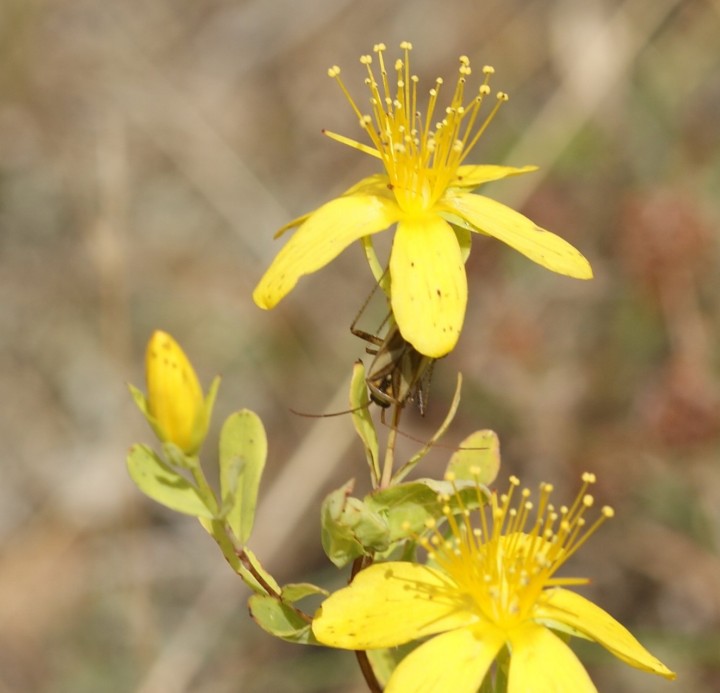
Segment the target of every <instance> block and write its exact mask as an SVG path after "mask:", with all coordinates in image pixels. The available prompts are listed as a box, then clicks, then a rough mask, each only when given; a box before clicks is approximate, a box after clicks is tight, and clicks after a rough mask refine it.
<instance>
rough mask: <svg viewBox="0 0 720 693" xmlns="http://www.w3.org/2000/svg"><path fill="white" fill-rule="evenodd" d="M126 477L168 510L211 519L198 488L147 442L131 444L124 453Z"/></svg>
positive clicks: (211, 516) (210, 511) (211, 513)
mask: <svg viewBox="0 0 720 693" xmlns="http://www.w3.org/2000/svg"><path fill="white" fill-rule="evenodd" d="M127 466H128V471H129V472H130V477H131V478H132V480H133V481H134V482H135V484H136V485H137V487H138V488H139V489H140V490H141V491H142V492H143V493H144V494H145V495H147V496H149V497H150V498H152V499H153V500H154V501H157V502H158V503H160V504H161V505H164V506H166V507H168V508H170V509H171V510H176V511H177V512H180V513H185V514H186V515H193V516H194V517H202V518H207V519H212V518H213V517H214V515H213V512H212V510H211V509H210V508H208V507H207V505H205V503H204V502H203V500H202V497H201V495H200V492H199V491H198V489H197V488H196V487H195V486H193V484H191V483H190V482H189V481H188V480H187V479H186V478H185V477H184V476H182V475H181V474H180V473H179V472H177V471H175V470H174V469H173V468H172V467H170V466H169V465H167V464H165V463H164V462H163V461H162V460H161V459H160V458H159V457H158V456H157V455H156V454H155V452H154V451H153V450H151V449H150V448H149V447H148V446H147V445H133V447H132V448H130V453H129V454H128V457H127Z"/></svg>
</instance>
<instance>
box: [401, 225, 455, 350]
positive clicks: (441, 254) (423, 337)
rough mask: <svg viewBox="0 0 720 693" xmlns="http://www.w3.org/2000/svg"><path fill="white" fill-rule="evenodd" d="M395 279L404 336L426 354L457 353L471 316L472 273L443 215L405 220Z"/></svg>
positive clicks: (402, 227) (402, 226)
mask: <svg viewBox="0 0 720 693" xmlns="http://www.w3.org/2000/svg"><path fill="white" fill-rule="evenodd" d="M390 281H391V296H392V309H393V313H394V314H395V320H396V322H397V324H398V327H399V328H400V332H401V333H402V336H403V337H404V338H405V339H406V340H407V341H408V342H410V344H412V345H413V346H414V347H415V348H416V349H417V350H418V351H419V352H420V353H421V354H424V355H425V356H430V357H432V358H440V357H441V356H445V354H447V353H448V352H450V351H452V349H453V348H454V346H455V344H456V343H457V340H458V337H459V336H460V330H461V329H462V325H463V320H464V319H465V306H466V304H467V277H466V276H465V265H464V264H463V259H462V253H461V251H460V245H459V244H458V239H457V237H456V236H455V233H454V232H453V230H452V227H451V226H450V224H448V223H447V222H446V221H445V220H444V219H442V218H441V217H439V216H438V215H437V214H427V215H424V216H417V217H412V218H410V219H406V220H403V221H400V223H399V224H398V228H397V232H396V233H395V239H394V241H393V247H392V252H391V254H390Z"/></svg>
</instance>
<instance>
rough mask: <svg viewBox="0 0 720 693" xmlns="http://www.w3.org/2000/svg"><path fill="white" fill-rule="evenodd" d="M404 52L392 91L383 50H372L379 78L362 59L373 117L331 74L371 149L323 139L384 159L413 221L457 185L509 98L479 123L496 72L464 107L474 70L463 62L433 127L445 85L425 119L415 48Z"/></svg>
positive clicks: (487, 72)
mask: <svg viewBox="0 0 720 693" xmlns="http://www.w3.org/2000/svg"><path fill="white" fill-rule="evenodd" d="M400 48H401V49H402V51H403V54H404V58H402V59H398V60H396V61H395V65H394V71H395V86H394V88H393V87H391V80H390V77H389V73H388V70H387V68H386V65H385V58H384V51H385V50H386V48H385V45H384V44H378V45H376V46H374V48H373V50H374V52H375V54H376V55H377V62H378V65H379V67H378V74H377V75H376V72H375V70H374V69H373V58H372V56H371V55H364V56H362V57H361V58H360V62H361V63H362V64H363V65H365V66H366V67H367V72H368V76H367V78H366V79H365V85H366V86H367V87H368V89H369V90H370V108H371V112H370V114H366V113H363V112H362V111H361V109H360V108H359V107H358V106H357V105H356V103H355V101H354V100H353V98H352V96H350V93H349V92H348V90H347V88H346V87H345V84H344V83H343V81H342V80H341V78H340V68H339V67H337V66H334V67H332V68H330V70H328V74H329V75H330V76H331V77H333V78H334V79H336V80H337V82H338V84H339V85H340V88H341V89H342V91H343V93H344V94H345V97H346V98H347V100H348V101H349V103H350V105H351V106H352V108H353V110H354V111H355V114H356V115H357V117H358V120H359V122H360V127H361V128H362V129H363V130H365V132H366V133H367V134H368V136H369V138H370V141H371V142H372V147H370V146H368V145H364V144H361V143H359V142H356V141H355V140H351V139H349V138H347V137H343V136H342V135H337V134H335V133H331V132H326V133H325V134H327V135H328V136H329V137H332V138H333V139H335V140H338V141H340V142H343V143H344V144H348V145H350V146H352V147H355V148H356V149H360V150H361V151H364V152H365V153H367V154H371V155H372V156H375V157H378V158H380V159H381V160H382V162H383V165H384V167H385V170H386V172H387V175H388V178H389V179H390V187H391V189H392V191H393V193H394V195H395V198H396V200H397V203H398V205H399V206H400V208H401V209H402V210H403V211H404V212H406V213H408V214H410V215H412V214H417V213H419V212H424V211H427V210H429V209H431V208H432V207H433V205H434V204H435V203H436V202H437V201H438V200H439V199H440V198H441V197H442V196H443V194H444V193H445V191H446V190H447V188H448V187H449V186H450V184H451V183H452V182H453V181H454V180H455V177H456V172H457V169H458V167H459V166H460V165H461V164H462V163H463V161H464V160H465V157H466V156H467V155H468V153H469V152H470V150H471V149H472V148H473V147H474V146H475V144H476V143H477V141H478V139H479V138H480V136H481V135H482V133H483V132H484V131H485V129H486V128H487V126H488V125H489V124H490V121H491V120H492V119H493V117H494V116H495V114H496V113H497V111H498V109H499V107H500V104H501V103H502V102H503V101H507V99H508V96H507V94H505V93H503V92H499V93H498V94H497V102H496V103H495V105H494V107H493V108H492V110H491V112H490V113H489V115H488V116H487V117H486V118H485V119H484V120H482V119H480V118H479V117H478V116H479V113H480V108H481V106H482V102H483V99H484V98H485V97H486V96H487V95H488V94H489V93H490V87H489V84H488V83H489V81H490V76H491V75H492V74H493V72H494V69H493V68H492V67H489V66H485V67H484V68H483V74H484V76H485V77H484V81H483V83H482V84H481V85H480V88H479V89H478V93H477V94H476V95H475V96H474V97H472V98H471V99H470V101H469V102H468V103H467V104H464V103H463V102H464V100H465V83H466V80H467V77H468V76H469V75H470V74H471V73H472V70H471V68H470V60H469V59H468V58H467V57H466V56H461V57H460V67H459V70H458V78H457V82H456V84H455V90H454V91H453V94H452V97H451V99H450V104H449V105H448V106H447V107H446V108H445V110H444V114H443V115H442V116H441V118H440V120H436V121H435V122H433V121H434V119H435V118H436V117H437V114H436V111H438V110H440V109H439V107H438V97H439V94H440V89H441V86H442V84H443V80H442V79H441V78H438V79H436V80H435V86H434V87H433V88H432V89H430V92H429V101H428V106H427V112H426V115H425V117H423V116H422V114H421V112H420V111H419V110H418V103H417V102H418V98H417V96H418V94H417V85H418V81H419V79H418V77H417V76H416V75H413V74H411V72H410V51H411V50H412V45H411V44H410V43H408V42H407V41H405V42H403V43H401V44H400Z"/></svg>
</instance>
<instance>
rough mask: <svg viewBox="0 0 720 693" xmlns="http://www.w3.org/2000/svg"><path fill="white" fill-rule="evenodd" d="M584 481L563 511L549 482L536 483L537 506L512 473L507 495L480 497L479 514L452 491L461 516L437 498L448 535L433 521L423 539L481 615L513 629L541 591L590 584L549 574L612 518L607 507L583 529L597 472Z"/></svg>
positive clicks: (528, 613)
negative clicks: (485, 499) (552, 499)
mask: <svg viewBox="0 0 720 693" xmlns="http://www.w3.org/2000/svg"><path fill="white" fill-rule="evenodd" d="M449 480H450V481H454V478H452V476H451V477H450V478H449ZM582 482H583V483H582V486H581V488H580V491H579V493H578V495H577V497H576V498H575V501H574V503H573V504H572V505H571V506H570V507H567V506H561V507H560V508H556V507H555V506H554V505H553V504H551V503H550V495H551V493H552V491H553V487H552V485H551V484H541V485H540V490H539V498H538V502H537V506H535V504H534V503H533V502H532V501H531V500H530V498H531V495H532V494H531V492H530V490H529V489H523V490H521V491H520V492H519V493H518V492H517V488H518V486H519V484H520V482H519V481H518V479H517V478H515V477H511V478H510V489H509V491H508V492H507V493H505V494H502V495H500V496H499V497H498V495H497V494H496V493H492V494H491V495H490V499H489V503H486V504H482V503H481V502H478V505H479V506H480V507H479V509H478V511H477V512H476V513H472V512H471V511H469V510H468V509H467V507H466V505H465V503H463V501H462V498H461V494H460V492H459V491H457V490H456V493H455V496H454V503H453V505H455V507H456V508H457V507H458V506H459V507H460V508H461V510H460V513H457V510H456V509H455V510H452V509H451V508H450V501H451V500H452V499H451V497H449V496H445V497H443V498H442V500H443V501H444V502H445V506H444V508H443V514H444V515H445V518H446V521H447V525H448V528H449V536H448V533H447V531H443V529H444V527H443V526H437V525H436V524H435V523H434V522H432V521H431V522H430V523H428V528H429V529H431V530H432V534H431V535H430V537H429V539H423V540H421V543H422V545H423V546H424V547H425V548H426V549H427V550H428V552H429V557H430V559H431V560H433V561H435V562H436V563H437V565H438V566H439V567H440V568H441V569H442V570H443V571H444V572H446V573H447V574H448V575H449V576H450V577H451V578H452V581H453V582H454V584H455V585H456V587H457V590H458V591H459V592H460V594H462V595H463V597H464V598H465V599H467V600H468V601H469V602H470V603H471V605H472V606H471V608H473V609H474V610H475V611H476V612H477V614H478V616H480V617H481V618H482V619H486V620H490V621H492V622H493V623H495V624H496V625H497V626H499V627H500V628H503V629H510V628H512V627H513V626H514V625H516V624H518V623H520V622H521V621H524V620H527V619H528V618H531V616H532V610H533V608H534V606H535V604H536V603H537V600H538V597H539V596H540V594H541V592H542V591H543V590H544V589H546V588H548V587H555V586H559V585H578V584H584V583H586V582H587V580H586V579H584V578H554V577H553V575H554V574H555V572H556V571H557V570H558V569H559V568H560V567H561V566H562V565H563V564H564V563H565V562H566V561H567V560H568V559H569V558H570V557H571V556H572V555H573V554H574V553H575V552H576V551H577V550H578V549H579V548H580V547H581V546H582V545H583V544H584V543H585V542H586V541H587V540H588V538H589V537H590V536H591V535H592V534H593V533H594V532H595V531H596V530H597V528H598V527H599V526H600V525H601V524H602V523H603V522H604V521H605V520H606V519H607V518H609V517H612V515H613V511H612V509H611V508H608V507H604V508H603V509H602V511H601V513H600V516H599V517H598V518H597V519H596V520H595V521H594V523H593V524H592V525H590V526H589V527H587V526H586V520H585V517H584V516H585V514H586V511H587V510H588V509H589V508H591V507H592V505H593V497H592V496H591V495H590V494H588V493H587V489H588V487H589V486H590V484H592V483H594V482H595V476H594V475H593V474H587V473H586V474H583V476H582ZM477 488H478V501H482V498H481V495H482V493H483V492H482V490H481V488H480V487H479V486H478V487H477ZM518 496H519V497H518ZM516 497H518V498H517V502H515V498H516ZM475 516H477V519H475Z"/></svg>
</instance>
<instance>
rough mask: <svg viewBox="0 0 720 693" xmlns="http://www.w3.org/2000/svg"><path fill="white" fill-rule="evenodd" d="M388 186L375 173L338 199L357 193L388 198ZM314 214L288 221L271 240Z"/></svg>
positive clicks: (382, 178) (313, 212)
mask: <svg viewBox="0 0 720 693" xmlns="http://www.w3.org/2000/svg"><path fill="white" fill-rule="evenodd" d="M389 185H390V179H389V178H388V177H387V176H386V175H385V174H382V173H376V174H374V175H372V176H368V177H367V178H363V179H362V180H361V181H358V182H357V183H355V185H353V186H352V187H350V188H348V189H347V190H346V191H345V192H344V193H343V194H342V195H340V197H347V196H348V195H354V194H355V193H359V192H362V193H365V194H366V195H378V196H380V197H383V196H386V197H389V190H390V188H389V187H388V186H389ZM315 212H317V209H315V210H313V211H312V212H307V214H303V215H302V216H301V217H297V218H296V219H293V220H292V221H289V222H288V223H287V224H285V225H284V226H281V227H280V228H279V229H278V230H277V231H276V232H275V235H274V236H273V238H280V236H282V235H283V234H284V233H285V232H286V231H289V230H290V229H294V228H295V227H296V226H300V224H304V223H305V222H306V221H307V220H308V219H309V218H310V217H311V216H312V215H313V214H315Z"/></svg>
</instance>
